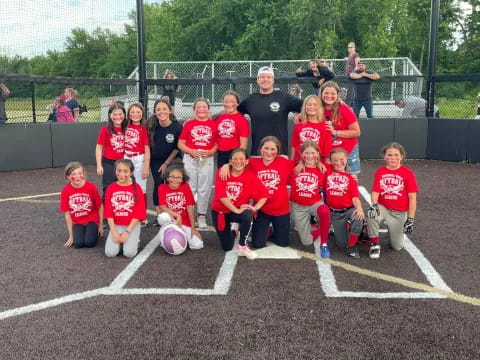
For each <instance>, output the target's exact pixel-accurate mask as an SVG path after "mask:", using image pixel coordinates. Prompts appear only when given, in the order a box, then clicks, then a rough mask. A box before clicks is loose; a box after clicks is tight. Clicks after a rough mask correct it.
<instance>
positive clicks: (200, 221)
mask: <svg viewBox="0 0 480 360" xmlns="http://www.w3.org/2000/svg"><path fill="white" fill-rule="evenodd" d="M197 225H198V228H199V229H204V230H205V229H208V225H207V219H205V215H199V216H198V218H197Z"/></svg>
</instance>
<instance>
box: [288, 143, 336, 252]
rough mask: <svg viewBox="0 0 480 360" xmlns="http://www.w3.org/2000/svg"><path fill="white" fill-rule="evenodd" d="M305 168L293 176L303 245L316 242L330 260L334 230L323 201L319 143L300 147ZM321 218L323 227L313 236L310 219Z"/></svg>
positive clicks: (292, 194)
mask: <svg viewBox="0 0 480 360" xmlns="http://www.w3.org/2000/svg"><path fill="white" fill-rule="evenodd" d="M300 155H301V159H302V161H303V165H304V167H303V169H302V170H301V171H299V172H298V173H293V175H292V180H291V182H290V185H291V189H290V200H291V204H290V206H291V212H292V217H293V220H294V223H295V227H296V228H297V231H298V235H299V236H300V240H301V242H302V244H303V245H311V244H312V242H313V245H314V248H315V253H316V254H317V255H319V256H321V257H322V258H328V257H330V250H329V248H328V232H329V229H330V211H329V210H328V207H327V206H326V205H325V204H324V202H323V200H322V195H321V193H320V189H321V188H322V186H323V183H324V175H323V174H322V172H321V171H320V170H319V169H318V162H319V161H320V153H319V150H318V145H317V142H316V141H313V140H307V141H305V142H304V143H303V144H302V146H301V148H300ZM311 216H314V217H316V218H317V219H318V223H319V227H318V229H317V230H315V231H313V232H312V233H310V228H311V226H310V217H311Z"/></svg>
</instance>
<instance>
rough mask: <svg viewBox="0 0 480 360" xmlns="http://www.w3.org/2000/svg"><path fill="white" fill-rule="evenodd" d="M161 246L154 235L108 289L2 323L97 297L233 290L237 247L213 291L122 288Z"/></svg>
mask: <svg viewBox="0 0 480 360" xmlns="http://www.w3.org/2000/svg"><path fill="white" fill-rule="evenodd" d="M158 245H159V238H158V236H155V237H154V238H153V239H152V240H150V242H149V243H148V244H147V245H146V246H145V248H143V250H142V251H141V252H140V253H139V254H138V255H137V256H136V257H135V258H133V259H132V261H131V262H130V263H129V264H128V265H127V267H126V268H125V269H124V270H123V271H122V272H121V273H120V274H119V275H117V277H116V278H115V279H114V280H113V281H112V283H111V284H110V285H109V286H108V287H103V288H98V289H94V290H89V291H84V292H80V293H75V294H71V295H67V296H63V297H59V298H55V299H52V300H47V301H41V302H39V303H36V304H31V305H27V306H21V307H17V308H14V309H10V310H6V311H3V312H0V320H5V319H7V318H11V317H14V316H19V315H25V314H28V313H32V312H36V311H41V310H45V309H48V308H52V307H56V306H59V305H63V304H67V303H71V302H74V301H80V300H84V299H88V298H91V297H95V296H114V295H190V296H207V295H210V296H211V295H226V294H228V291H229V290H230V286H231V280H232V278H233V273H234V270H235V267H236V265H237V260H238V255H237V250H236V247H235V248H234V250H232V251H228V252H226V253H225V258H224V260H223V263H222V266H221V267H220V270H219V273H218V275H217V278H216V281H215V285H214V288H213V289H198V288H187V289H182V288H150V289H149V288H139V289H136V288H128V289H125V288H123V287H124V286H125V285H126V284H127V282H128V281H129V280H130V279H131V278H132V277H133V275H135V273H136V272H137V270H138V269H139V268H140V267H141V266H142V265H143V264H144V263H145V261H147V259H148V258H149V257H150V256H151V255H152V254H153V253H154V251H155V249H156V248H157V247H158Z"/></svg>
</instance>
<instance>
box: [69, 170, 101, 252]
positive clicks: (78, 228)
mask: <svg viewBox="0 0 480 360" xmlns="http://www.w3.org/2000/svg"><path fill="white" fill-rule="evenodd" d="M85 175H86V172H85V168H84V167H83V165H82V164H80V163H78V162H71V163H69V164H67V166H66V167H65V178H66V179H67V180H68V181H69V183H68V184H67V185H65V187H64V188H63V189H62V192H61V195H60V211H61V212H63V213H64V214H65V223H66V224H67V229H68V239H67V241H66V242H65V244H64V246H66V247H69V246H72V244H73V246H75V247H76V248H83V247H94V246H95V245H96V244H97V240H98V235H100V236H103V227H101V226H100V227H99V224H100V223H101V222H102V218H103V205H102V200H101V199H100V194H99V193H98V190H97V187H96V186H95V185H94V184H92V183H91V182H89V181H86V179H85Z"/></svg>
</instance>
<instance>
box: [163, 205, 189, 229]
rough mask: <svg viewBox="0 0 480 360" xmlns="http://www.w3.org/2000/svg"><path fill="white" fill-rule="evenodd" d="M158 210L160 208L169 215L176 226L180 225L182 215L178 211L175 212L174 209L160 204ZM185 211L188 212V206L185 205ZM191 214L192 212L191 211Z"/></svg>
mask: <svg viewBox="0 0 480 360" xmlns="http://www.w3.org/2000/svg"><path fill="white" fill-rule="evenodd" d="M160 210H162V212H166V213H167V214H168V215H170V216H171V217H172V218H174V219H175V221H176V222H177V226H180V227H181V226H182V216H181V215H180V214H179V213H176V212H175V211H173V210H170V209H169V208H168V207H167V206H165V205H160ZM187 212H188V207H187ZM192 214H193V212H192Z"/></svg>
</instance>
